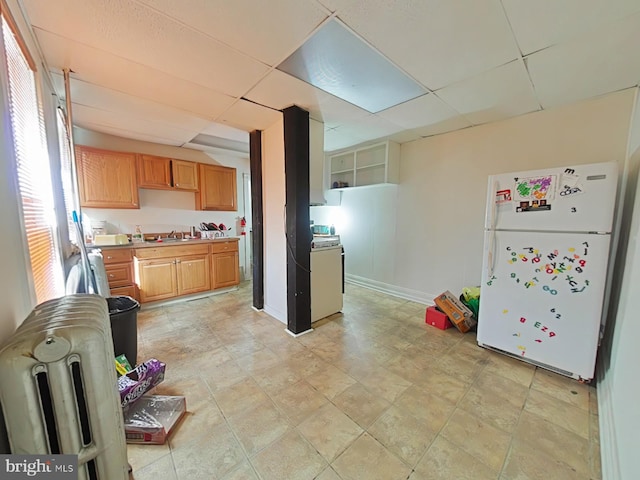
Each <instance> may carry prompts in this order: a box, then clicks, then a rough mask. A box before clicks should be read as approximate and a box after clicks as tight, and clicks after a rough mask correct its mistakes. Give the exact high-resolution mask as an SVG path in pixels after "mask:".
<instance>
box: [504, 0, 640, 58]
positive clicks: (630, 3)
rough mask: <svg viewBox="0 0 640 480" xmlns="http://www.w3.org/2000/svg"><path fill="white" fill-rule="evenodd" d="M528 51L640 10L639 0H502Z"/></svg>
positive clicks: (514, 30) (518, 39)
mask: <svg viewBox="0 0 640 480" xmlns="http://www.w3.org/2000/svg"><path fill="white" fill-rule="evenodd" d="M502 3H503V5H504V9H505V11H506V12H507V17H508V18H509V22H510V23H511V27H512V28H513V32H514V34H515V36H516V39H517V41H518V44H519V45H520V48H521V50H522V53H523V54H524V55H528V54H530V53H532V52H536V51H538V50H541V49H543V48H546V47H548V46H550V45H554V44H556V43H560V42H562V41H566V40H568V39H571V38H573V37H575V36H576V35H580V34H583V33H585V32H588V31H590V30H593V29H594V28H598V27H600V26H603V25H606V24H607V23H611V22H612V21H615V20H619V19H621V18H624V17H626V16H628V15H631V14H633V13H634V12H637V11H640V2H638V0H562V1H561V2H559V1H558V0H536V1H534V2H532V1H531V0H502Z"/></svg>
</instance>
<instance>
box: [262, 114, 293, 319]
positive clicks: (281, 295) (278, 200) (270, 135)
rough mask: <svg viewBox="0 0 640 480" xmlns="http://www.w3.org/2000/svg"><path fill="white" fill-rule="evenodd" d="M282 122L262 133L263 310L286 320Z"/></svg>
mask: <svg viewBox="0 0 640 480" xmlns="http://www.w3.org/2000/svg"><path fill="white" fill-rule="evenodd" d="M285 188H286V187H285V174H284V122H283V120H279V121H278V122H277V123H275V124H274V125H272V126H271V127H269V128H268V129H266V130H265V131H263V132H262V201H263V227H264V232H263V234H264V259H263V261H264V311H265V312H267V313H268V314H269V315H271V316H272V317H274V318H277V319H278V320H279V321H281V322H282V323H284V324H286V323H287V244H286V240H285V217H284V215H285V214H284V205H285V201H286V200H285V199H286V195H285V192H286V190H285Z"/></svg>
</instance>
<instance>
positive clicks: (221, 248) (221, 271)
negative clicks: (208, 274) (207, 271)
mask: <svg viewBox="0 0 640 480" xmlns="http://www.w3.org/2000/svg"><path fill="white" fill-rule="evenodd" d="M211 271H212V277H213V288H222V287H230V286H233V285H238V284H239V283H240V264H239V256H238V240H229V241H225V242H219V243H213V244H212V245H211Z"/></svg>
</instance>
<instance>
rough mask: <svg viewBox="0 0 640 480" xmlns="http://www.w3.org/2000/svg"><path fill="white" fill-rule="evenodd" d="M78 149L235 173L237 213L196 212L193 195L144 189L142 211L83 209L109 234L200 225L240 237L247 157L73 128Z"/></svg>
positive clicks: (141, 191) (242, 250)
mask: <svg viewBox="0 0 640 480" xmlns="http://www.w3.org/2000/svg"><path fill="white" fill-rule="evenodd" d="M74 140H75V143H76V145H87V146H91V147H96V148H105V149H109V150H116V151H124V152H135V153H146V154H149V155H159V156H163V157H170V158H177V159H181V160H191V161H194V162H200V163H210V164H217V165H224V166H226V167H233V168H235V169H236V170H237V171H236V184H237V185H236V187H237V202H238V210H237V211H235V212H213V211H201V210H196V209H195V194H194V193H193V192H178V191H168V190H152V189H146V188H141V189H139V194H140V209H110V208H83V209H82V212H83V216H84V217H88V218H89V219H90V220H104V221H106V222H107V230H108V232H107V233H133V231H134V229H135V226H136V225H140V226H141V227H142V231H143V232H147V233H150V232H158V233H162V232H171V231H172V230H176V231H183V232H187V231H189V227H190V226H196V227H197V226H198V225H200V223H201V222H207V223H210V222H213V223H216V224H220V223H224V225H225V226H226V227H229V228H231V229H232V230H231V232H230V236H234V237H235V236H238V220H239V218H240V217H242V216H243V213H242V212H243V211H244V196H243V194H242V191H243V190H242V189H243V185H242V174H243V173H249V158H248V157H246V156H234V155H222V154H215V155H213V154H211V155H210V154H208V153H206V152H201V151H198V150H192V149H188V148H180V147H172V146H169V145H160V144H157V143H150V142H143V141H139V140H132V139H128V138H122V137H116V136H113V135H107V134H104V133H99V132H94V131H91V130H85V129H82V128H77V127H76V128H74ZM239 241H240V244H239V249H240V255H239V257H240V268H241V270H243V269H244V268H245V262H246V255H245V249H246V248H247V245H246V242H247V237H246V236H244V237H242V236H241V237H240V240H239Z"/></svg>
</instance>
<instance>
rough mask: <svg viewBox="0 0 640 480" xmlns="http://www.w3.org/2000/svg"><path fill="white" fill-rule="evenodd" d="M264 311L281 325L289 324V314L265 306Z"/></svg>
mask: <svg viewBox="0 0 640 480" xmlns="http://www.w3.org/2000/svg"><path fill="white" fill-rule="evenodd" d="M262 311H263V312H264V313H266V314H267V315H269V316H271V317H273V318H275V319H276V320H278V321H279V322H280V323H284V324H285V325H286V324H287V313H286V312H281V311H280V310H276V309H274V308H271V307H270V306H269V305H265V306H264V308H263V309H262Z"/></svg>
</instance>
